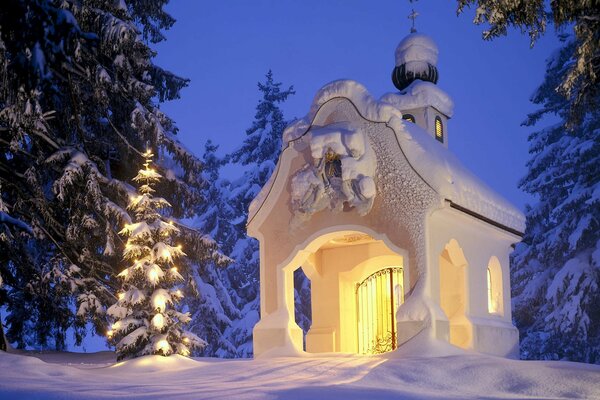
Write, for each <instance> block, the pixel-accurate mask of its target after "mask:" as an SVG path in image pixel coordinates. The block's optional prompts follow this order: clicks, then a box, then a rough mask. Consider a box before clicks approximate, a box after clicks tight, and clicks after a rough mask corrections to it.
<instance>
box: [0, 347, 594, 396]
mask: <svg viewBox="0 0 600 400" xmlns="http://www.w3.org/2000/svg"><path fill="white" fill-rule="evenodd" d="M425 349H427V350H425ZM424 350H425V351H424ZM423 352H424V354H423ZM417 354H419V355H417ZM103 398H146V399H154V398H156V399H167V398H169V399H172V398H189V399H290V400H293V399H338V398H339V399H344V400H352V399H368V400H379V399H468V398H485V399H496V398H499V399H530V398H535V399H573V398H584V399H600V366H594V365H587V364H578V363H570V362H547V361H546V362H542V361H516V360H507V359H503V358H497V357H491V356H484V355H480V354H476V353H469V352H463V351H459V350H456V349H453V348H450V347H449V346H448V345H443V344H439V343H436V344H433V345H432V343H425V342H416V343H413V344H412V347H404V346H403V347H402V348H401V349H399V350H398V351H396V352H394V353H390V354H388V355H384V356H372V357H367V356H364V357H359V356H339V355H338V356H334V355H331V356H304V357H297V358H290V357H288V358H260V359H257V360H220V359H203V358H197V359H187V358H183V357H181V356H171V357H168V358H164V357H159V356H146V357H142V358H138V359H135V360H130V361H126V362H121V363H115V356H114V353H111V352H101V353H88V354H85V353H83V354H82V353H41V354H40V353H27V354H15V353H12V354H7V353H3V352H0V399H103Z"/></svg>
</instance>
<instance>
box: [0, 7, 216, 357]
mask: <svg viewBox="0 0 600 400" xmlns="http://www.w3.org/2000/svg"><path fill="white" fill-rule="evenodd" d="M167 2H168V1H167V0H125V1H114V0H98V1H94V2H74V1H56V0H36V1H29V0H6V1H4V2H3V3H2V7H0V27H1V29H0V82H1V84H0V132H1V133H2V140H0V172H1V174H0V181H1V183H2V187H3V190H2V199H3V201H4V203H5V204H6V207H7V209H8V210H9V214H10V215H11V216H12V217H14V218H16V219H18V220H22V221H23V222H25V223H26V224H27V225H28V226H30V227H31V229H32V235H15V236H13V240H11V241H10V242H7V244H6V246H7V249H6V252H5V253H3V256H4V255H7V256H8V257H9V259H8V260H7V261H6V263H5V265H6V267H5V269H4V273H5V274H4V281H5V287H6V293H7V296H6V298H5V300H4V301H3V303H2V305H5V306H6V307H7V309H8V312H9V316H8V318H7V321H8V323H7V325H8V330H7V335H8V337H9V339H10V340H11V341H12V342H17V344H18V346H19V347H24V346H25V345H27V344H30V345H35V344H38V345H41V346H49V345H52V346H54V347H55V348H57V349H61V348H64V345H65V340H64V339H65V335H66V332H67V330H68V329H70V328H75V330H74V332H75V339H76V342H79V341H80V340H81V338H82V335H83V334H84V332H85V323H86V321H92V322H93V323H94V327H95V331H96V332H99V333H101V334H103V333H104V332H105V327H106V323H107V321H106V314H105V310H106V307H108V305H110V304H111V302H112V301H113V293H114V291H115V289H116V287H117V286H118V282H117V281H116V280H115V279H114V278H113V277H114V276H115V275H116V274H114V272H115V269H116V268H117V266H118V263H119V259H118V257H117V254H119V253H120V252H121V251H122V248H123V246H124V243H123V241H122V240H121V238H120V237H119V235H118V234H117V232H118V231H119V227H120V226H123V224H125V223H130V222H131V218H130V216H129V213H128V212H127V210H126V205H127V202H128V198H129V196H130V194H131V193H132V191H133V189H132V187H131V186H130V185H129V184H128V183H127V182H126V181H127V179H128V177H129V176H131V175H132V174H134V173H135V171H136V170H137V166H138V165H139V163H140V162H141V161H142V160H143V157H142V153H143V149H145V147H146V145H147V144H148V143H149V144H150V146H152V148H154V149H157V151H158V154H159V155H160V157H159V158H158V162H157V168H158V169H159V170H160V171H161V172H162V173H163V175H164V176H165V179H163V180H162V181H161V183H160V187H159V190H160V191H161V193H163V195H164V196H165V198H167V199H168V200H169V201H170V203H171V204H173V216H174V217H175V218H182V217H189V216H191V215H192V213H193V209H194V207H195V206H196V205H197V204H198V203H199V202H200V201H201V195H200V192H201V190H202V187H203V185H204V183H203V181H202V178H201V176H200V172H201V169H202V165H201V162H200V161H199V160H198V159H197V158H196V157H194V156H193V155H192V154H191V153H190V152H189V151H187V150H186V149H185V147H184V146H183V145H182V144H181V143H179V141H178V140H177V138H176V133H177V128H176V126H175V124H174V122H173V121H172V120H171V119H170V118H169V117H168V116H166V115H165V114H164V113H162V111H161V110H160V109H159V103H158V102H162V101H165V100H172V99H176V98H178V97H179V91H180V89H181V88H183V87H185V86H186V85H187V80H185V79H183V78H180V77H178V76H176V75H174V74H172V73H170V72H168V71H165V70H163V69H161V68H160V67H158V66H157V65H155V64H154V63H153V58H154V56H155V52H154V51H153V50H152V49H151V48H150V47H149V46H150V44H151V43H157V42H160V41H162V40H163V39H164V37H163V35H162V31H163V30H165V29H169V28H170V27H171V26H172V25H173V23H174V19H173V18H172V17H171V16H170V15H168V14H167V13H166V12H165V11H164V10H163V7H164V6H165V4H166V3H167ZM181 234H182V235H184V236H186V237H187V239H185V238H184V239H182V240H185V241H187V242H189V243H186V246H188V248H190V247H189V246H192V247H191V248H193V250H194V251H193V253H192V252H191V251H190V254H191V255H192V256H193V257H195V258H196V259H197V261H198V262H204V261H206V260H208V259H214V260H218V259H219V256H218V255H217V254H216V253H215V251H216V245H215V243H214V242H213V241H210V240H208V239H207V238H204V239H201V238H200V237H198V235H197V234H196V233H195V232H193V231H190V230H187V229H182V232H181ZM73 310H76V311H75V312H73Z"/></svg>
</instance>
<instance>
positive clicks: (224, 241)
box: [0, 0, 600, 364]
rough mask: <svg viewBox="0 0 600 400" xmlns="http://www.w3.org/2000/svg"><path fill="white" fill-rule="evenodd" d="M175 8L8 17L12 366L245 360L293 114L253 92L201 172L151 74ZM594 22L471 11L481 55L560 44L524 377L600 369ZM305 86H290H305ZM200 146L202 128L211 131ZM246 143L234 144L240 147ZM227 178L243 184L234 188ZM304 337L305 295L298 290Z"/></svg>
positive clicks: (540, 150) (116, 1) (529, 284)
mask: <svg viewBox="0 0 600 400" xmlns="http://www.w3.org/2000/svg"><path fill="white" fill-rule="evenodd" d="M167 3H168V0H94V1H87V0H85V1H75V0H73V1H72V0H60V1H59V0H8V1H5V2H4V3H3V7H2V9H1V10H0V194H1V197H0V317H1V318H0V335H2V337H0V347H1V348H2V350H6V348H7V346H10V347H13V348H18V349H32V348H49V349H55V350H65V349H66V348H67V345H68V343H75V344H81V343H82V341H84V340H85V339H86V337H89V336H90V335H97V336H100V337H105V338H106V340H107V342H108V343H110V345H111V346H113V347H114V349H115V351H116V352H117V354H118V358H119V359H127V358H131V357H136V356H140V355H146V354H161V355H169V354H174V353H177V354H181V355H194V356H208V357H220V358H248V357H252V355H253V350H252V329H253V327H254V325H255V324H256V323H257V322H258V320H259V319H260V315H259V314H260V293H259V264H260V260H259V248H258V242H257V241H256V240H255V239H253V238H250V237H248V236H247V233H246V222H247V215H248V207H249V205H250V202H251V201H252V200H253V199H254V197H255V196H256V195H257V194H258V192H259V191H260V189H261V188H262V187H263V186H264V185H265V184H266V183H267V181H268V179H269V178H270V176H271V174H272V173H273V171H274V170H275V168H276V164H277V160H278V157H279V153H280V151H281V148H282V134H283V130H284V129H285V127H286V126H287V125H288V124H289V123H291V122H292V121H293V120H294V117H295V116H292V115H284V111H283V110H284V105H285V102H286V101H287V100H288V99H289V98H290V97H291V96H293V95H294V94H295V91H294V86H292V85H291V82H290V83H288V82H286V83H282V82H280V81H279V80H278V78H277V74H276V73H277V71H274V72H272V71H271V70H268V71H265V75H264V76H263V77H247V79H250V80H253V81H258V83H257V96H258V98H259V101H258V103H257V104H256V108H255V116H254V119H253V120H250V121H247V126H248V128H247V130H246V131H245V132H244V133H241V132H240V133H239V135H240V136H241V135H242V134H243V136H244V138H243V141H241V143H240V144H239V146H238V147H237V148H236V149H235V150H234V151H232V152H229V153H227V154H222V153H221V152H220V151H219V146H220V143H216V142H214V141H210V140H207V141H205V146H204V152H203V153H202V154H193V153H192V152H191V151H190V150H188V148H187V146H186V144H185V143H183V142H182V141H181V140H180V139H179V138H178V132H179V131H178V127H177V124H176V121H174V120H172V119H171V118H170V117H169V116H168V115H166V114H165V113H164V112H163V110H162V108H161V105H162V104H163V103H165V102H167V101H177V99H178V98H179V97H180V92H181V91H182V90H183V89H184V88H185V87H186V86H187V85H188V84H189V81H188V80H187V79H186V78H185V77H180V76H178V75H177V74H175V73H172V72H170V71H168V70H166V69H163V68H161V66H159V65H157V64H156V63H155V57H156V49H155V47H156V45H157V44H158V43H160V42H163V41H164V40H165V39H166V38H165V31H167V30H168V29H169V28H171V27H172V26H173V24H175V22H176V21H175V20H174V18H173V17H172V16H170V15H169V14H168V13H167V12H166V11H165V6H166V5H167ZM596 6H597V4H595V2H568V3H559V2H552V3H551V5H550V4H546V3H545V2H515V1H509V0H503V1H496V0H494V1H492V0H458V2H457V10H458V12H459V13H460V12H465V10H467V9H474V10H476V11H475V20H474V21H473V22H474V23H475V24H478V25H479V24H482V25H484V26H486V28H485V31H484V33H483V36H484V39H486V40H492V41H493V40H494V39H495V38H497V37H498V36H503V35H506V34H509V35H519V33H517V32H512V30H513V29H514V28H517V29H519V30H521V31H522V32H523V33H524V34H526V35H529V37H530V39H531V41H532V43H533V44H535V42H536V40H538V39H539V38H540V37H541V36H542V35H544V34H550V33H546V30H547V27H548V26H550V25H553V26H554V28H555V30H556V32H558V34H559V35H560V40H561V48H559V49H557V50H556V52H555V53H554V54H553V55H552V56H551V57H550V58H549V59H548V61H547V68H546V74H545V76H539V77H534V78H532V79H535V80H536V81H539V88H538V89H537V91H536V92H535V93H534V94H533V96H532V98H531V101H532V103H533V104H534V105H535V106H536V108H537V111H535V112H533V113H530V114H529V115H525V114H524V115H523V118H524V122H523V123H524V124H525V125H526V126H528V127H529V128H530V132H531V134H530V136H529V153H530V160H529V162H528V163H527V168H528V172H527V174H526V175H525V176H523V177H522V179H521V181H520V183H519V187H520V188H521V190H523V191H525V192H527V193H530V194H532V195H533V197H534V198H535V202H533V203H532V204H530V205H528V206H527V209H526V210H525V213H526V217H527V228H526V231H525V235H524V237H523V241H522V242H521V243H518V244H516V246H515V251H514V253H513V254H512V257H511V281H512V297H513V299H512V307H513V310H514V315H513V317H514V322H515V325H516V326H517V328H518V329H519V331H520V346H521V348H520V351H521V358H523V359H543V360H570V361H579V362H586V363H596V364H600V287H599V285H600V234H599V232H600V90H599V88H600V81H599V80H600V12H599V9H598V8H597V7H596ZM294 84H295V85H296V86H298V83H297V82H294ZM198 129H199V135H202V131H201V129H202V127H201V126H200V127H199V128H198ZM236 134H238V133H236ZM225 169H229V170H235V171H236V176H235V177H231V176H230V174H229V175H225V174H224V173H223V171H224V170H225ZM294 287H295V291H296V292H295V298H296V300H297V302H296V321H297V323H298V325H299V326H300V327H301V328H302V329H303V331H304V332H306V331H307V330H308V329H309V327H310V323H311V307H310V282H309V281H308V279H307V278H306V277H305V276H304V275H303V274H302V273H301V272H299V271H297V273H296V274H295V276H294Z"/></svg>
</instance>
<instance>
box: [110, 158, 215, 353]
mask: <svg viewBox="0 0 600 400" xmlns="http://www.w3.org/2000/svg"><path fill="white" fill-rule="evenodd" d="M144 157H145V158H146V162H145V163H144V169H141V170H140V171H139V172H138V174H137V175H136V176H135V178H133V180H134V181H135V182H136V183H138V184H140V187H139V194H138V195H136V196H132V198H131V199H130V202H129V206H128V209H129V210H130V211H131V212H133V214H134V215H135V220H134V222H133V223H131V224H126V225H125V227H124V228H123V229H122V230H121V232H120V233H121V234H123V235H125V236H127V243H126V245H125V250H124V252H123V260H124V261H125V262H126V263H127V266H126V268H125V269H123V270H122V271H121V272H120V273H119V277H120V278H121V279H122V282H123V285H122V287H121V291H120V292H119V293H118V300H117V302H116V303H115V304H114V305H112V306H111V307H110V308H109V309H108V314H109V315H110V316H111V317H113V318H114V319H115V323H114V324H113V325H112V329H111V330H110V331H109V332H108V336H109V338H111V339H112V340H113V341H114V343H115V344H116V351H117V359H118V360H121V359H124V358H132V357H139V356H143V355H148V354H159V355H163V356H168V355H170V354H173V353H177V354H181V355H184V356H188V355H189V354H190V349H191V348H194V347H203V346H205V345H206V343H205V342H204V341H203V340H201V339H200V338H198V336H196V335H195V334H193V333H191V332H188V331H185V330H184V329H183V325H185V324H187V323H189V322H190V316H189V314H188V313H182V312H180V311H178V310H177V309H176V308H175V306H176V304H177V303H179V302H180V301H181V299H182V298H183V292H182V288H181V285H180V284H181V282H182V281H183V276H182V275H181V274H180V270H179V268H181V266H180V265H179V263H178V262H177V261H181V260H180V258H182V257H184V256H185V253H184V252H183V250H182V249H181V246H180V245H176V244H175V243H173V241H174V235H176V234H178V233H179V229H178V228H177V227H176V226H175V225H174V224H173V222H172V221H166V220H165V219H164V218H163V216H162V215H161V212H164V209H165V208H168V207H170V204H169V203H168V202H167V201H166V200H165V199H163V198H161V197H155V196H154V195H153V193H154V192H155V190H154V186H155V185H156V184H157V183H159V182H160V180H161V178H162V176H161V175H160V174H159V173H158V172H156V171H155V170H154V169H153V168H152V157H153V154H152V152H151V151H150V150H148V151H147V152H146V153H144Z"/></svg>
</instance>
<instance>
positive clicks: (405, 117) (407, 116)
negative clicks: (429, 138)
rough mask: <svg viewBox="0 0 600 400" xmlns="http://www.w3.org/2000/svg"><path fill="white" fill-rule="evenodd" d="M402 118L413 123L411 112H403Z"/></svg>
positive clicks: (413, 118)
mask: <svg viewBox="0 0 600 400" xmlns="http://www.w3.org/2000/svg"><path fill="white" fill-rule="evenodd" d="M402 119H403V120H405V121H410V122H412V123H413V124H414V123H415V117H414V116H413V115H412V114H404V115H403V116H402Z"/></svg>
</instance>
